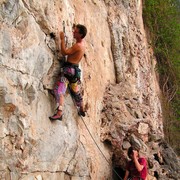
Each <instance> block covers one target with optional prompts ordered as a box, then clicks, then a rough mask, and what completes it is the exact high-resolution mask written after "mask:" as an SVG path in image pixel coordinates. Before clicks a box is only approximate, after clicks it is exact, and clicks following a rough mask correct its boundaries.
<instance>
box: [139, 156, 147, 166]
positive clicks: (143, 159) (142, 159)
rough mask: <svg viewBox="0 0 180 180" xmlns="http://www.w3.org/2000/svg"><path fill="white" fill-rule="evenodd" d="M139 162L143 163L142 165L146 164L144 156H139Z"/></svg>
mask: <svg viewBox="0 0 180 180" xmlns="http://www.w3.org/2000/svg"><path fill="white" fill-rule="evenodd" d="M139 164H141V165H143V166H144V167H145V166H146V159H145V158H140V159H139Z"/></svg>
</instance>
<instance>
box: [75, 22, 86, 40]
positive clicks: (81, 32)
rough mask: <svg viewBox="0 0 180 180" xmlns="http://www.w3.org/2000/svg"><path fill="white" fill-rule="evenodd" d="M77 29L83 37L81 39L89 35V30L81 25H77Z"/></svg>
mask: <svg viewBox="0 0 180 180" xmlns="http://www.w3.org/2000/svg"><path fill="white" fill-rule="evenodd" d="M76 27H77V28H78V29H79V33H80V34H81V35H82V36H81V38H82V39H83V38H84V37H85V36H86V34H87V28H86V27H85V26H84V25H81V24H77V25H76Z"/></svg>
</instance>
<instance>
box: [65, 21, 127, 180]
mask: <svg viewBox="0 0 180 180" xmlns="http://www.w3.org/2000/svg"><path fill="white" fill-rule="evenodd" d="M63 32H64V33H65V22H64V21H63ZM66 44H67V41H66ZM79 70H80V69H79ZM77 73H81V70H80V72H77ZM77 76H79V78H80V74H78V75H77ZM68 89H69V93H70V95H71V97H72V100H73V103H74V105H75V107H76V109H77V112H78V114H79V115H80V113H79V109H78V107H77V106H76V103H75V100H74V96H73V94H72V92H71V90H70V88H69V87H68ZM80 118H81V120H82V122H83V124H84V126H85V127H86V129H87V131H88V133H89V135H90V136H91V138H92V140H93V141H94V143H95V145H96V147H97V148H98V150H99V151H100V153H101V154H102V156H103V157H104V159H105V160H106V162H107V163H108V164H109V165H110V166H111V163H110V162H109V161H108V159H107V158H106V156H105V155H104V153H103V152H102V150H101V148H100V147H99V145H98V144H97V142H96V140H95V139H94V137H93V135H92V133H91V132H90V130H89V128H88V126H87V125H86V123H85V121H84V119H83V117H82V116H81V115H80ZM112 170H113V172H114V173H115V174H116V175H117V177H118V178H119V179H120V180H123V179H122V178H121V177H120V176H119V174H118V173H117V172H116V170H115V169H114V168H112ZM112 180H113V179H112Z"/></svg>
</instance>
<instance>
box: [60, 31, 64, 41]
mask: <svg viewBox="0 0 180 180" xmlns="http://www.w3.org/2000/svg"><path fill="white" fill-rule="evenodd" d="M60 39H61V40H64V33H63V32H62V31H61V32H60Z"/></svg>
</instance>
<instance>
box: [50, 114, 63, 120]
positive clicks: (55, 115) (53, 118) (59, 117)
mask: <svg viewBox="0 0 180 180" xmlns="http://www.w3.org/2000/svg"><path fill="white" fill-rule="evenodd" d="M49 119H50V120H51V121H55V120H59V121H62V115H60V116H59V115H57V114H54V115H53V116H50V117H49Z"/></svg>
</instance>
